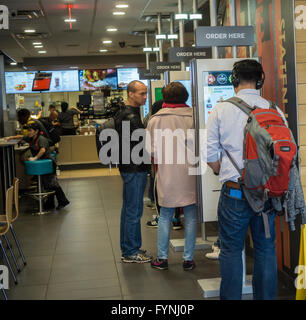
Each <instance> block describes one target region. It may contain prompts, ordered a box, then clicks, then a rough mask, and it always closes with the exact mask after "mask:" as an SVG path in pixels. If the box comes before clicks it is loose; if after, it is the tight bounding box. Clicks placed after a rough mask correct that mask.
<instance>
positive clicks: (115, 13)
mask: <svg viewBox="0 0 306 320" xmlns="http://www.w3.org/2000/svg"><path fill="white" fill-rule="evenodd" d="M113 15H114V16H123V15H125V12H123V11H114V12H113Z"/></svg>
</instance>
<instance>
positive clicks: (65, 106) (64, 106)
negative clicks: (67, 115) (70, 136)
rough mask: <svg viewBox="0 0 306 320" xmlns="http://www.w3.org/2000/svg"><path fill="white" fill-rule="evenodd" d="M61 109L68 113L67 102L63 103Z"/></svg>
mask: <svg viewBox="0 0 306 320" xmlns="http://www.w3.org/2000/svg"><path fill="white" fill-rule="evenodd" d="M61 108H62V112H66V111H67V110H68V103H67V102H65V101H64V102H62V103H61Z"/></svg>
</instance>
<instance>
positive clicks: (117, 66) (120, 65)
mask: <svg viewBox="0 0 306 320" xmlns="http://www.w3.org/2000/svg"><path fill="white" fill-rule="evenodd" d="M122 67H123V65H122V64H117V65H116V66H115V68H122Z"/></svg>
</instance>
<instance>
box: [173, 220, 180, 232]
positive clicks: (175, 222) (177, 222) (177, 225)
mask: <svg viewBox="0 0 306 320" xmlns="http://www.w3.org/2000/svg"><path fill="white" fill-rule="evenodd" d="M172 225H173V230H181V229H183V225H182V222H181V220H179V219H173V221H172Z"/></svg>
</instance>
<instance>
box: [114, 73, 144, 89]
mask: <svg viewBox="0 0 306 320" xmlns="http://www.w3.org/2000/svg"><path fill="white" fill-rule="evenodd" d="M117 73H118V89H126V88H127V86H128V84H129V83H130V82H131V81H134V80H139V74H138V68H120V69H117ZM146 85H147V84H146Z"/></svg>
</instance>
